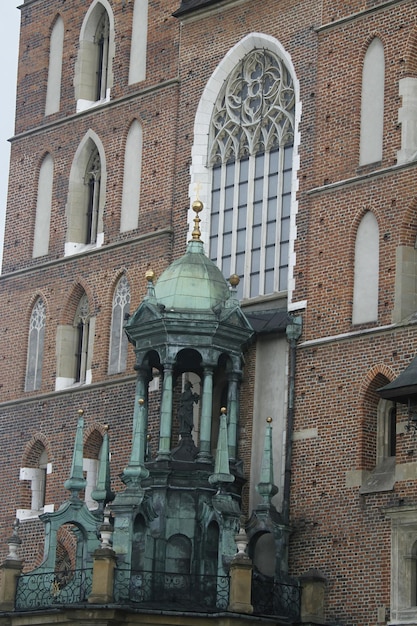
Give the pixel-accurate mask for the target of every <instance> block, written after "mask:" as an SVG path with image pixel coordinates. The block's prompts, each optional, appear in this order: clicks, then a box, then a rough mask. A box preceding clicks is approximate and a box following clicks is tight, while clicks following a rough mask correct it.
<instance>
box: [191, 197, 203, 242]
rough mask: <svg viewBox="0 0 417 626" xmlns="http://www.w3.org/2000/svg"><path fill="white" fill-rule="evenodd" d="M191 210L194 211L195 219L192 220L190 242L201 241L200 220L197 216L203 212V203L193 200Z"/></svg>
mask: <svg viewBox="0 0 417 626" xmlns="http://www.w3.org/2000/svg"><path fill="white" fill-rule="evenodd" d="M192 209H193V211H195V214H196V215H195V218H194V230H193V232H192V234H191V236H192V241H201V239H200V235H201V230H200V222H201V220H200V218H199V217H198V214H199V213H200V211H202V210H203V203H202V202H201V200H194V202H193V204H192Z"/></svg>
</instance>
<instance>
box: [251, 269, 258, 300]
mask: <svg viewBox="0 0 417 626" xmlns="http://www.w3.org/2000/svg"><path fill="white" fill-rule="evenodd" d="M249 295H250V297H251V298H254V297H255V296H259V273H257V274H251V276H250V294H249Z"/></svg>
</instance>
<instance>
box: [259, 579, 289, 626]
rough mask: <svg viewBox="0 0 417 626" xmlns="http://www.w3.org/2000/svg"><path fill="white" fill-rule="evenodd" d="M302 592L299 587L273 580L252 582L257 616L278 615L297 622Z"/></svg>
mask: <svg viewBox="0 0 417 626" xmlns="http://www.w3.org/2000/svg"><path fill="white" fill-rule="evenodd" d="M300 603H301V590H300V587H299V586H298V585H291V584H288V583H282V582H276V581H273V580H259V579H258V580H256V579H253V580H252V605H253V612H254V614H255V615H276V616H279V617H285V618H287V619H289V620H290V621H297V620H298V618H299V615H300Z"/></svg>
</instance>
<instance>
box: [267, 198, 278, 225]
mask: <svg viewBox="0 0 417 626" xmlns="http://www.w3.org/2000/svg"><path fill="white" fill-rule="evenodd" d="M277 204H278V199H277V198H270V199H269V200H268V209H267V217H266V219H267V220H268V222H275V220H276V219H277V211H278V206H277Z"/></svg>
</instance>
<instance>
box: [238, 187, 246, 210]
mask: <svg viewBox="0 0 417 626" xmlns="http://www.w3.org/2000/svg"><path fill="white" fill-rule="evenodd" d="M247 201H248V183H241V184H240V185H239V206H242V205H243V204H246V203H247Z"/></svg>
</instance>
